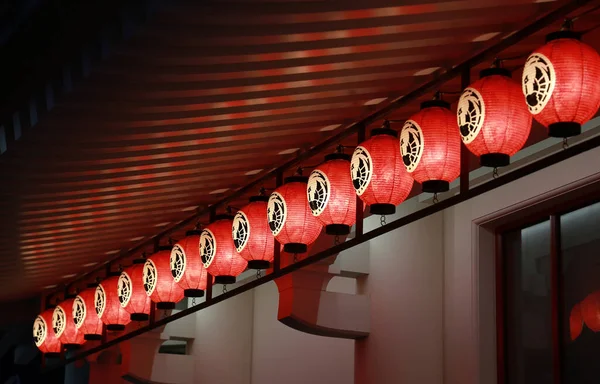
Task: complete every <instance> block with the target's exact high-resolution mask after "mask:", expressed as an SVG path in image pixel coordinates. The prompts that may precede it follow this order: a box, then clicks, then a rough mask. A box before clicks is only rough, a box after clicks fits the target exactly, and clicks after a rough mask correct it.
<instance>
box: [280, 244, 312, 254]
mask: <svg viewBox="0 0 600 384" xmlns="http://www.w3.org/2000/svg"><path fill="white" fill-rule="evenodd" d="M283 251H284V252H287V253H306V252H308V246H307V245H306V244H302V243H287V244H285V245H284V246H283Z"/></svg>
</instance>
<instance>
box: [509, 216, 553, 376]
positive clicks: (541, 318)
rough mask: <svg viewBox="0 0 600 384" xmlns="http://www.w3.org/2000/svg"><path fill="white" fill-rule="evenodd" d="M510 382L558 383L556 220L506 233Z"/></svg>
mask: <svg viewBox="0 0 600 384" xmlns="http://www.w3.org/2000/svg"><path fill="white" fill-rule="evenodd" d="M503 250H504V252H503V253H504V260H505V282H504V286H505V300H506V301H505V305H506V307H505V321H506V324H505V325H506V327H505V331H506V335H505V338H506V369H507V372H506V374H507V378H508V382H509V383H510V384H531V383H536V384H552V383H553V377H552V302H551V296H550V287H551V284H550V283H551V281H550V221H549V220H547V221H544V222H542V223H539V224H536V225H533V226H530V227H527V228H524V229H520V230H517V231H512V232H507V233H505V234H504V235H503Z"/></svg>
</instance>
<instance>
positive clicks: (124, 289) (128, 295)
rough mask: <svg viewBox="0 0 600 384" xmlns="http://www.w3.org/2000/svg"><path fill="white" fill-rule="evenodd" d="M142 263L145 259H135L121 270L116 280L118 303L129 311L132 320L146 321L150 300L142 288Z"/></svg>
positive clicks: (150, 304)
mask: <svg viewBox="0 0 600 384" xmlns="http://www.w3.org/2000/svg"><path fill="white" fill-rule="evenodd" d="M144 263H146V259H135V260H133V265H132V266H130V267H128V268H126V269H125V270H124V271H123V272H121V276H119V281H118V282H117V293H118V296H119V304H121V307H123V308H124V309H125V311H127V313H129V318H130V319H131V320H132V321H148V320H149V319H150V308H151V306H152V301H151V300H150V297H148V295H146V291H145V290H144Z"/></svg>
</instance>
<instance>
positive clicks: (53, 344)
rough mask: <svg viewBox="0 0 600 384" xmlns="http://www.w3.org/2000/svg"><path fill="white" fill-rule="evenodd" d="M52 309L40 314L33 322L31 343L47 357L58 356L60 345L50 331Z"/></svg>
mask: <svg viewBox="0 0 600 384" xmlns="http://www.w3.org/2000/svg"><path fill="white" fill-rule="evenodd" d="M53 313H54V309H47V310H45V311H44V312H42V313H40V314H39V315H38V317H36V318H35V320H34V322H33V341H34V342H35V346H36V347H38V349H39V350H40V351H41V352H42V353H43V354H45V355H46V356H48V357H56V356H59V355H60V352H61V350H62V345H61V343H60V340H58V337H56V335H55V334H54V332H53V331H52V328H51V327H52V315H53Z"/></svg>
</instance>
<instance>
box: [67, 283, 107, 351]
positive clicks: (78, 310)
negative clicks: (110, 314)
mask: <svg viewBox="0 0 600 384" xmlns="http://www.w3.org/2000/svg"><path fill="white" fill-rule="evenodd" d="M96 287H98V284H90V285H88V289H86V290H84V291H83V292H80V293H79V295H77V297H75V300H74V301H73V321H74V322H75V326H76V327H77V329H78V330H79V332H80V333H83V338H84V340H102V320H100V318H99V317H98V313H97V312H96Z"/></svg>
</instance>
